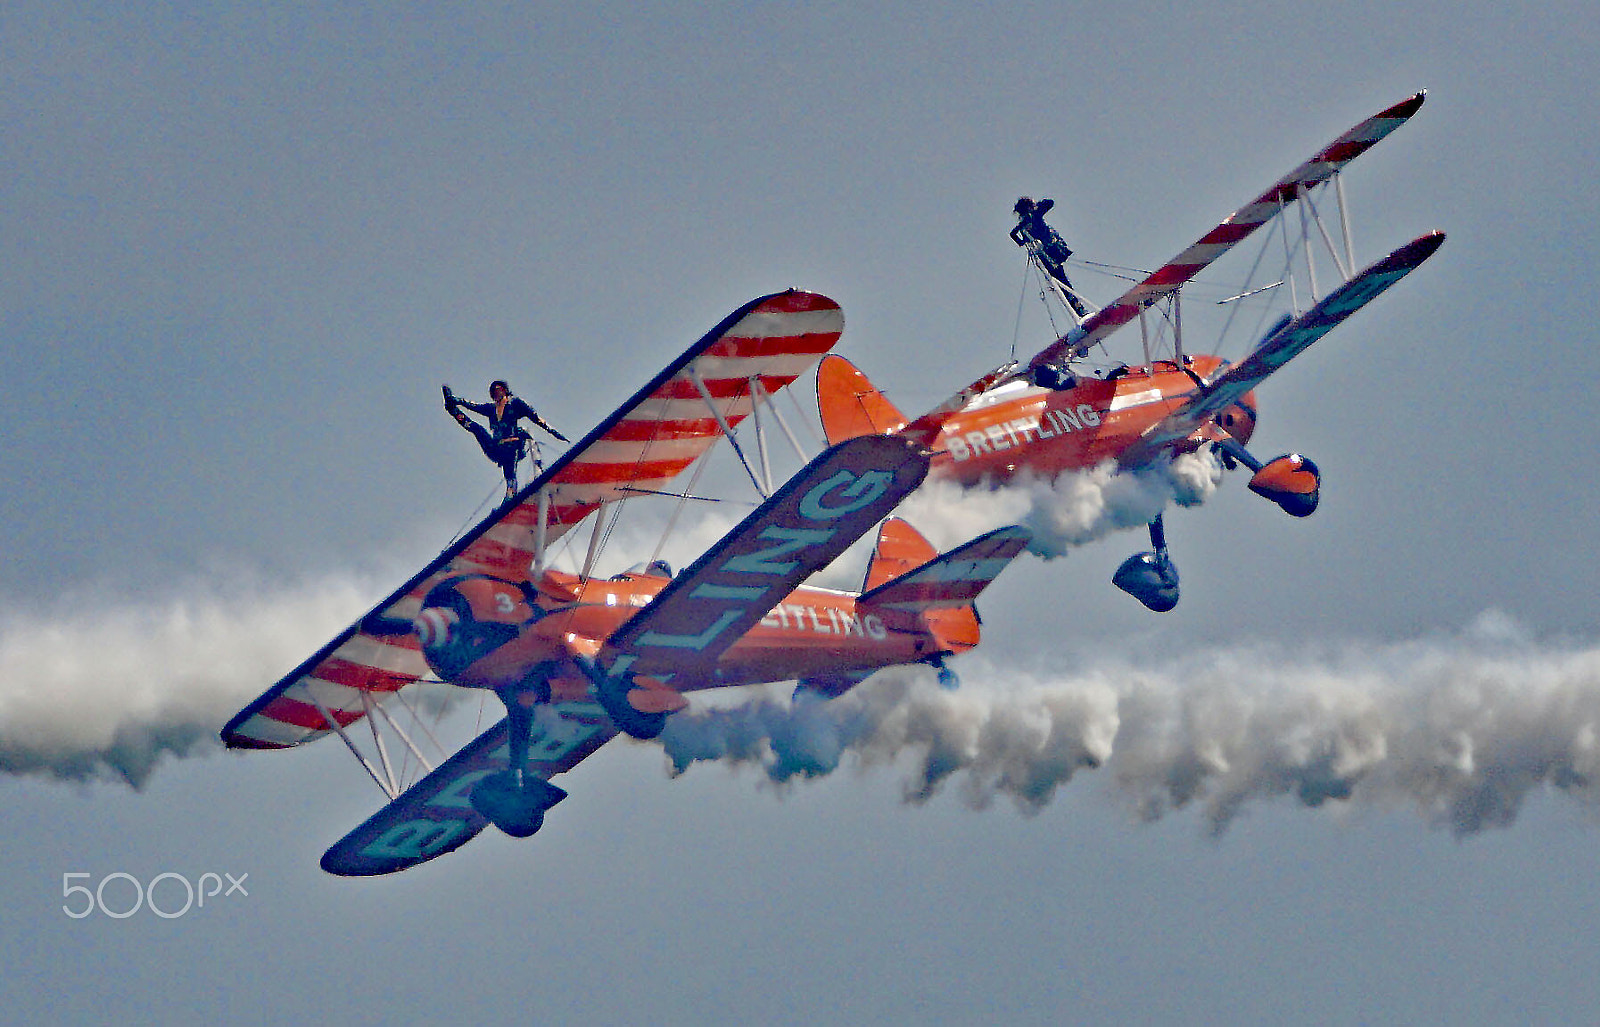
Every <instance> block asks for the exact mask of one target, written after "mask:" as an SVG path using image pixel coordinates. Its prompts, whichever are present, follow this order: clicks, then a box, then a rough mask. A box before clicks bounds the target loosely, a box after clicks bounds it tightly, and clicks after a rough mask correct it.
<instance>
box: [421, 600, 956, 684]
mask: <svg viewBox="0 0 1600 1027" xmlns="http://www.w3.org/2000/svg"><path fill="white" fill-rule="evenodd" d="M668 581H669V579H667V578H662V577H657V576H654V575H647V574H626V575H619V576H618V577H616V578H612V579H604V580H601V579H591V580H589V581H587V582H580V580H579V579H578V578H577V577H576V576H575V575H571V574H565V573H562V572H559V571H546V572H545V574H544V576H543V578H542V579H541V580H540V583H539V588H538V595H537V597H536V598H535V599H534V600H532V601H529V599H528V594H527V591H526V590H525V589H524V588H523V587H522V586H519V585H517V584H514V583H511V582H505V581H500V580H499V579H495V578H488V577H473V578H470V579H467V580H466V581H464V582H462V584H461V585H459V586H458V590H459V591H460V592H461V593H462V594H463V595H464V596H465V597H466V598H467V599H468V601H469V602H470V606H471V615H470V617H469V618H467V619H468V620H470V622H471V625H470V626H468V625H458V626H457V627H456V628H455V630H456V631H458V632H462V631H475V630H484V629H490V630H498V631H500V632H502V633H503V635H504V640H503V641H499V640H497V641H498V644H495V645H494V646H493V648H492V649H490V650H488V651H487V652H484V653H483V654H482V655H480V656H478V657H477V658H476V659H474V660H472V662H471V663H470V664H468V665H467V666H465V667H463V668H461V669H460V670H459V671H454V672H450V671H446V670H445V669H444V668H441V667H436V668H435V669H436V670H439V671H440V674H441V677H444V678H445V679H446V680H449V681H451V682H452V683H453V684H457V685H462V686H465V687H469V688H501V687H505V686H510V685H515V684H516V683H518V682H519V681H521V680H523V679H524V678H526V677H527V676H528V674H529V673H530V672H531V671H532V670H533V669H534V668H537V667H541V666H542V667H544V668H545V669H546V670H547V672H548V673H549V680H550V684H551V692H552V698H553V699H554V700H555V701H558V702H559V701H562V700H564V699H581V698H582V697H583V696H584V695H585V694H586V692H587V690H588V687H589V680H588V678H587V677H586V676H585V675H584V674H583V672H582V671H581V670H580V669H579V668H578V667H577V666H575V665H574V664H573V663H572V661H571V658H572V656H573V654H579V655H583V656H593V655H594V654H596V653H598V652H599V651H600V649H601V648H602V647H603V645H604V643H605V640H606V639H607V638H609V637H610V636H611V635H612V634H613V633H614V632H616V630H617V629H618V628H620V627H621V626H622V625H623V623H625V622H626V621H627V620H628V619H629V618H630V617H632V616H633V615H634V614H635V613H636V612H637V611H638V610H639V609H640V608H642V607H644V606H646V605H648V604H649V603H650V601H651V600H652V599H653V598H654V597H655V596H656V594H657V593H659V592H660V591H661V590H662V589H663V588H665V587H666V586H667V584H668ZM978 633H979V631H978V623H977V618H976V617H975V616H974V614H973V612H972V610H971V609H970V608H962V609H947V610H934V611H928V612H924V613H920V614H919V613H909V612H905V611H899V610H893V609H884V608H874V607H872V606H871V605H868V604H862V603H858V602H857V597H856V596H855V594H853V593H848V592H837V591H833V590H830V589H822V588H813V587H808V586H802V587H801V588H798V589H796V590H795V591H794V592H792V593H790V594H789V596H788V597H787V598H786V599H785V600H784V601H783V602H782V603H780V604H778V605H777V606H776V607H774V608H773V609H772V611H771V612H770V613H768V614H767V616H766V617H765V618H764V619H763V620H762V621H761V622H760V623H758V624H757V625H756V626H755V628H753V629H752V630H751V631H749V632H748V633H747V634H745V635H744V637H742V638H740V639H739V641H737V642H736V643H734V644H733V645H732V646H731V647H729V648H728V650H727V651H726V652H724V653H722V655H721V656H720V658H719V659H718V660H717V662H716V670H715V673H714V675H711V676H708V677H706V678H704V679H701V680H674V681H673V682H672V684H671V687H672V689H673V690H674V691H680V692H689V691H696V690H699V689H704V688H717V687H726V686H733V685H748V684H757V683H761V682H768V681H784V680H789V679H792V678H807V677H818V676H830V675H843V674H852V673H860V672H863V671H871V670H876V669H878V668H881V667H888V666H893V665H895V664H903V663H914V662H916V661H918V660H922V659H924V658H926V657H928V656H931V655H933V654H936V653H941V652H942V653H959V652H964V651H966V650H967V649H970V648H972V647H973V646H975V645H977V644H978Z"/></svg>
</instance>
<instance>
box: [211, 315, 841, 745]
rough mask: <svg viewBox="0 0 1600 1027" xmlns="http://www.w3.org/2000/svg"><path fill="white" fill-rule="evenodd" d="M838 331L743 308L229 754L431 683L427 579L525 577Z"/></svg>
mask: <svg viewBox="0 0 1600 1027" xmlns="http://www.w3.org/2000/svg"><path fill="white" fill-rule="evenodd" d="M843 331H844V313H843V311H841V310H840V309H839V305H838V304H837V303H835V302H834V301H833V300H831V299H828V298H827V297H826V296H821V295H818V294H816V293H809V292H796V291H793V290H791V291H789V292H783V293H777V294H774V295H771V296H763V297H761V298H759V299H756V300H752V301H751V302H749V303H747V304H745V305H744V306H742V307H740V308H739V309H738V310H736V311H734V312H733V313H732V314H730V315H728V317H727V318H725V319H724V320H723V321H722V323H721V324H719V325H717V326H716V327H715V328H713V329H712V330H711V331H710V332H708V333H706V335H705V336H704V337H703V338H701V339H700V341H699V342H697V343H695V344H694V345H693V346H690V347H689V349H688V350H686V351H685V352H684V353H683V355H682V356H680V357H678V359H676V360H674V361H673V362H672V363H671V364H670V365H668V367H667V368H666V369H665V370H663V371H662V372H661V373H660V374H658V375H657V376H656V377H655V378H654V379H653V380H652V381H651V382H650V383H649V384H648V385H646V386H645V387H644V388H642V389H640V390H639V391H638V392H637V393H635V394H634V395H633V397H632V398H631V399H629V400H628V401H627V402H626V403H624V404H623V405H622V406H621V407H620V408H618V410H617V411H616V412H615V413H613V414H612V415H611V416H610V417H607V418H606V419H605V420H603V421H601V422H600V424H599V425H598V426H596V427H595V429H594V430H593V431H591V432H590V433H589V434H588V435H587V436H585V437H584V438H583V439H582V440H581V441H579V442H578V443H577V444H576V445H574V446H573V447H572V448H571V449H569V450H568V451H567V452H566V453H565V454H563V455H562V456H561V457H560V458H559V459H558V460H556V461H555V462H554V463H553V464H551V466H550V468H549V469H548V470H546V471H545V473H544V474H542V475H540V476H539V477H538V478H537V479H535V480H534V481H533V482H532V483H530V484H529V485H528V486H527V487H526V488H524V489H523V490H522V491H521V492H519V493H518V494H517V497H516V500H515V502H514V503H512V504H509V505H507V506H503V507H501V508H499V509H498V510H497V511H495V512H494V513H493V514H491V515H490V516H489V517H487V518H486V519H485V520H483V521H482V522H481V523H480V524H478V525H477V527H475V528H473V529H472V530H471V531H470V532H468V533H467V534H466V535H465V536H463V537H462V538H461V539H460V540H459V541H457V542H456V543H455V544H454V545H452V546H450V548H448V549H446V550H445V551H444V552H443V553H440V554H439V556H438V557H436V558H435V559H434V560H432V561H431V562H429V563H428V565H427V566H426V567H424V568H423V569H422V570H421V571H419V572H418V573H417V574H416V575H415V576H414V577H412V578H411V580H409V581H407V582H406V583H405V584H404V585H401V586H400V587H399V588H398V589H396V590H395V591H394V592H393V593H391V594H390V595H389V596H388V598H386V599H384V600H383V602H381V603H379V604H378V605H377V607H375V608H374V609H373V610H372V611H371V612H370V613H369V614H367V615H366V616H365V617H363V618H361V620H359V621H357V622H356V623H354V624H352V625H350V626H349V627H348V628H346V629H345V630H344V631H343V632H341V633H340V634H339V635H338V637H336V638H334V639H333V640H332V641H331V642H329V643H328V644H327V645H325V646H323V647H322V649H320V650H318V651H317V652H316V653H315V654H314V655H313V656H311V658H309V659H308V660H306V661H305V662H304V663H302V664H300V666H298V667H296V668H295V669H294V670H292V671H290V672H289V674H287V675H286V676H285V677H284V678H283V679H282V680H281V681H279V682H278V683H277V684H276V685H274V686H272V688H270V689H268V690H267V691H266V693H264V694H263V695H262V696H261V697H260V698H258V699H256V701H255V702H253V703H251V704H250V705H249V706H247V707H245V708H244V709H243V710H241V711H240V712H239V713H238V714H237V715H236V716H235V717H234V718H233V719H232V720H230V721H229V722H228V724H227V726H226V727H225V728H223V731H222V738H223V741H224V742H226V743H227V744H228V746H229V747H231V748H254V749H279V748H285V747H288V746H292V745H298V744H300V743H302V742H305V741H309V740H310V739H312V738H317V737H320V736H322V735H324V734H326V733H327V732H328V731H329V730H330V729H331V726H332V724H337V725H339V726H340V727H343V726H345V725H347V724H350V723H352V722H354V721H356V720H359V719H360V718H361V717H363V716H365V715H366V713H367V712H368V710H369V709H370V706H371V702H372V697H371V693H373V692H392V691H396V690H398V689H400V688H403V687H405V686H406V685H409V684H411V683H412V682H414V681H416V680H417V679H419V678H420V677H422V676H423V675H425V674H427V673H428V668H427V665H426V664H425V663H424V661H423V659H422V653H421V650H420V647H419V645H418V643H417V639H416V635H415V633H414V632H412V630H411V620H412V618H413V617H415V616H416V614H417V612H418V611H419V610H420V608H421V601H422V597H423V596H424V595H425V594H426V593H427V590H428V587H429V586H430V585H431V584H432V582H433V581H434V580H436V579H437V578H439V577H442V576H445V575H450V574H459V573H468V572H476V573H488V574H494V575H498V576H502V577H519V576H521V575H525V574H526V573H527V572H528V568H529V566H530V564H531V563H532V561H533V556H534V550H535V548H536V546H537V545H538V540H539V536H540V535H541V534H542V535H543V541H544V543H545V544H546V545H548V544H549V543H551V542H554V541H555V540H556V539H559V538H560V537H561V536H562V535H563V534H565V533H566V532H567V531H569V530H571V528H572V527H573V526H574V525H576V524H577V523H578V522H579V521H581V520H583V518H584V517H586V516H588V515H589V514H590V513H592V512H593V511H594V510H596V509H598V508H599V507H600V505H601V504H603V503H606V502H610V501H613V500H616V499H621V498H624V497H626V496H627V495H628V494H629V490H630V489H658V488H660V487H661V486H663V485H665V484H666V483H667V482H669V481H670V480H671V479H672V478H673V477H674V476H676V475H677V474H678V473H680V472H681V471H682V470H683V469H684V468H686V467H688V466H689V464H691V463H693V462H694V461H695V459H697V458H698V457H699V456H700V455H701V454H703V453H704V452H705V451H706V450H707V449H708V448H710V446H711V445H712V444H713V443H714V442H715V441H716V440H717V439H718V437H720V436H721V434H722V424H723V423H725V424H727V425H729V426H733V425H736V424H738V423H739V422H740V421H742V420H743V419H744V418H745V417H747V416H748V415H749V414H750V412H751V410H752V409H753V407H754V403H755V392H756V389H757V387H758V386H759V388H760V389H761V390H763V391H765V392H766V393H768V394H770V393H774V392H776V391H777V390H779V389H781V388H783V387H784V386H786V385H788V384H789V383H790V382H792V381H794V380H795V378H797V377H799V376H800V375H801V374H804V373H805V371H806V370H807V369H809V368H810V367H811V366H812V365H813V364H815V363H816V362H817V361H818V360H819V359H821V357H822V354H824V353H826V352H827V351H828V350H829V349H830V348H832V346H833V345H834V343H836V342H837V341H838V340H839V336H840V334H841V333H842V332H843ZM708 396H709V397H710V404H715V406H714V407H713V406H712V405H710V404H708V402H707V399H706V397H708ZM719 417H720V418H721V423H719V421H718V418H719ZM541 510H542V511H543V517H542V518H541V516H540V513H541ZM541 523H542V532H541ZM330 721H331V724H330Z"/></svg>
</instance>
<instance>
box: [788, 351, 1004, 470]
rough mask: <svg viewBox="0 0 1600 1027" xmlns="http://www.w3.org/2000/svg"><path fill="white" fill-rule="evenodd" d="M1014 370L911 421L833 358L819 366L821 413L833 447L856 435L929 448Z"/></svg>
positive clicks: (991, 376)
mask: <svg viewBox="0 0 1600 1027" xmlns="http://www.w3.org/2000/svg"><path fill="white" fill-rule="evenodd" d="M1016 368H1017V364H1016V361H1012V362H1011V363H1008V364H1004V365H1002V366H1000V367H997V368H995V369H994V370H993V371H990V372H989V373H988V374H986V375H984V376H983V377H981V378H979V379H978V380H977V381H975V382H973V383H972V384H971V385H968V386H967V387H966V388H964V389H962V390H961V391H960V392H957V393H956V394H955V395H953V396H951V397H950V398H949V399H947V400H945V401H944V402H943V403H940V404H939V405H938V406H936V407H934V408H933V409H932V410H929V411H928V412H927V413H925V414H923V415H922V416H920V417H917V418H915V419H912V420H907V419H906V415H905V414H903V413H901V412H900V410H899V408H898V407H896V406H895V405H894V404H893V403H891V402H890V401H889V398H888V397H887V396H885V395H884V394H883V393H882V392H879V391H878V387H877V386H875V385H873V384H872V382H871V381H869V380H868V379H867V376H866V375H865V374H863V373H862V372H861V369H860V368H858V367H856V365H854V364H852V363H851V362H850V361H848V360H846V359H845V358H844V357H841V356H839V355H838V354H835V353H830V354H829V355H828V356H826V357H823V358H822V362H821V363H820V364H818V365H817V410H818V412H819V413H820V414H821V415H822V430H823V431H824V432H825V433H826V434H827V436H828V443H829V444H830V445H832V444H834V443H838V442H842V441H843V440H845V439H853V438H855V437H856V436H857V435H904V436H905V437H906V438H908V439H910V440H912V441H913V442H915V443H917V444H918V445H920V446H923V447H926V448H930V449H931V448H932V447H933V443H934V440H936V439H937V438H938V437H939V429H941V428H943V427H944V424H945V422H946V421H948V420H950V418H952V417H954V416H955V415H956V414H958V413H960V412H961V411H962V410H963V409H964V408H965V407H966V405H967V404H968V403H970V402H972V401H973V400H974V399H976V398H977V397H978V396H980V395H982V394H983V393H984V392H985V391H987V390H988V389H990V388H991V387H993V386H994V385H995V384H996V383H998V382H1000V381H1002V380H1004V379H1005V378H1006V377H1008V376H1009V375H1010V374H1011V372H1012V371H1015V370H1016Z"/></svg>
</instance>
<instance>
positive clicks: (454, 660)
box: [412, 574, 543, 687]
mask: <svg viewBox="0 0 1600 1027" xmlns="http://www.w3.org/2000/svg"><path fill="white" fill-rule="evenodd" d="M542 614H543V611H541V610H540V609H539V607H538V606H537V605H535V604H534V602H533V600H532V597H531V596H530V595H529V593H528V590H527V588H526V587H525V586H523V585H522V584H519V583H517V582H512V581H505V580H502V579H500V578H494V577H490V576H488V575H485V574H467V575H458V576H456V577H452V578H446V579H445V580H444V581H441V582H439V583H438V584H437V585H435V586H433V588H431V589H429V590H428V594H427V596H426V597H425V598H424V599H423V601H422V610H421V611H420V612H419V613H418V614H417V616H416V618H415V619H414V620H413V621H412V628H413V630H415V631H416V633H417V639H418V641H420V642H421V643H422V655H423V658H424V659H426V660H427V661H428V666H429V667H432V668H433V670H434V672H435V673H437V674H438V675H439V676H440V677H441V678H443V679H444V680H446V681H450V682H453V683H455V684H461V685H468V686H480V687H481V686H488V687H494V686H495V685H496V684H497V683H496V682H494V681H490V680H485V681H477V680H474V674H473V670H474V668H475V667H476V666H477V665H478V664H479V663H480V661H482V660H483V659H484V658H485V657H487V656H490V655H491V654H493V653H494V652H495V651H497V650H499V649H500V648H501V647H503V646H504V645H506V643H508V642H511V641H513V640H514V639H516V638H517V637H518V636H520V635H521V634H522V633H523V631H525V630H526V629H527V628H528V627H529V626H530V625H532V624H533V623H534V622H536V621H537V620H539V618H540V617H541V616H542Z"/></svg>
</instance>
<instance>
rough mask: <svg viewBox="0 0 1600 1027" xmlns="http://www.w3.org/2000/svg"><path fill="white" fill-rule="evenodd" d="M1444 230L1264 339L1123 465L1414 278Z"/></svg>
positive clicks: (1188, 429)
mask: <svg viewBox="0 0 1600 1027" xmlns="http://www.w3.org/2000/svg"><path fill="white" fill-rule="evenodd" d="M1444 238H1445V237H1444V233H1443V232H1429V233H1428V234H1427V235H1424V236H1420V237H1418V238H1416V239H1413V240H1412V241H1411V242H1408V243H1406V244H1405V245H1404V246H1402V247H1400V248H1399V249H1397V250H1395V251H1394V252H1393V253H1391V254H1389V255H1388V256H1387V257H1384V258H1383V259H1382V260H1380V261H1378V262H1377V263H1375V264H1373V265H1372V266H1371V267H1368V268H1367V269H1366V270H1365V271H1362V272H1361V273H1360V274H1358V275H1356V276H1355V277H1354V278H1352V279H1350V280H1349V281H1348V282H1346V283H1344V284H1343V285H1341V286H1339V288H1337V289H1335V290H1334V291H1333V292H1331V293H1329V294H1328V296H1327V297H1326V298H1324V299H1323V300H1322V302H1320V303H1318V304H1317V305H1316V306H1314V307H1312V308H1311V309H1310V310H1308V311H1306V312H1305V313H1304V314H1301V315H1300V316H1299V317H1296V318H1294V319H1292V320H1290V321H1288V322H1286V323H1284V324H1283V325H1282V327H1280V328H1278V329H1277V330H1276V331H1275V332H1273V333H1272V334H1271V335H1269V336H1267V337H1266V338H1265V339H1263V340H1262V341H1261V344H1260V345H1259V346H1257V347H1256V348H1255V350H1254V352H1252V353H1251V354H1250V355H1249V356H1248V357H1246V358H1244V359H1243V360H1241V361H1240V362H1239V363H1237V364H1235V365H1233V366H1232V367H1230V368H1229V369H1228V370H1227V371H1226V372H1225V373H1224V374H1222V375H1221V376H1220V377H1218V378H1217V379H1216V380H1215V381H1212V382H1209V383H1207V384H1206V385H1205V386H1204V387H1203V388H1201V389H1199V390H1198V391H1196V392H1195V393H1194V394H1192V395H1191V396H1190V398H1189V400H1188V402H1186V403H1185V404H1184V405H1183V406H1181V407H1179V408H1178V409H1177V410H1175V411H1173V412H1172V413H1171V414H1169V415H1168V416H1167V417H1166V418H1165V419H1163V420H1162V421H1161V422H1160V423H1158V424H1156V425H1154V426H1153V427H1151V429H1150V430H1149V431H1147V432H1146V433H1145V434H1144V436H1143V437H1142V438H1141V439H1140V440H1139V441H1138V442H1137V443H1136V444H1135V445H1134V446H1132V447H1131V448H1130V449H1129V450H1128V451H1127V452H1126V453H1125V454H1124V455H1123V456H1122V457H1121V460H1122V463H1123V464H1124V465H1135V464H1139V463H1143V462H1145V461H1147V460H1150V459H1152V458H1153V457H1154V455H1155V454H1156V453H1157V452H1158V451H1159V450H1160V449H1161V448H1162V447H1163V446H1166V445H1168V444H1170V443H1172V442H1176V441H1177V440H1179V439H1182V438H1186V437H1188V436H1189V435H1190V434H1192V433H1193V432H1194V431H1195V429H1197V428H1199V427H1200V426H1201V425H1202V424H1205V423H1206V422H1207V421H1209V420H1211V418H1213V417H1215V416H1216V415H1217V414H1220V413H1221V412H1222V411H1224V410H1226V409H1227V408H1228V407H1230V406H1232V405H1233V404H1234V403H1236V402H1238V401H1239V399H1240V397H1242V396H1243V395H1244V394H1245V393H1247V392H1249V391H1250V390H1251V389H1253V388H1255V387H1256V386H1257V385H1259V384H1261V382H1263V381H1265V380H1266V378H1267V376H1268V375H1270V374H1272V373H1273V372H1274V371H1276V370H1277V369H1278V368H1280V367H1282V366H1283V365H1284V364H1286V363H1288V362H1289V361H1290V360H1292V359H1293V358H1294V357H1296V356H1297V355H1299V354H1300V353H1302V352H1303V351H1304V350H1305V349H1306V347H1308V346H1310V345H1311V344H1312V343H1313V342H1316V341H1317V340H1318V339H1320V338H1322V337H1323V336H1324V335H1326V334H1328V333H1329V332H1330V331H1332V330H1333V329H1334V328H1336V327H1338V326H1339V325H1340V324H1341V323H1342V322H1343V321H1344V319H1345V318H1347V317H1349V316H1350V315H1351V314H1354V313H1355V312H1356V311H1358V310H1360V309H1361V308H1362V307H1364V306H1366V305H1367V304H1368V303H1370V302H1372V300H1374V299H1375V298H1377V297H1378V295H1380V294H1381V293H1382V292H1383V291H1384V290H1385V289H1387V288H1389V286H1391V285H1393V284H1394V283H1395V282H1398V281H1399V280H1400V279H1402V278H1404V277H1405V276H1406V275H1408V274H1410V273H1411V272H1412V271H1413V270H1415V269H1416V268H1417V266H1418V265H1420V264H1421V263H1422V262H1423V261H1425V260H1427V259H1428V258H1429V257H1431V256H1433V254H1434V252H1435V251H1436V250H1438V248H1439V247H1440V246H1442V245H1444Z"/></svg>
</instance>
